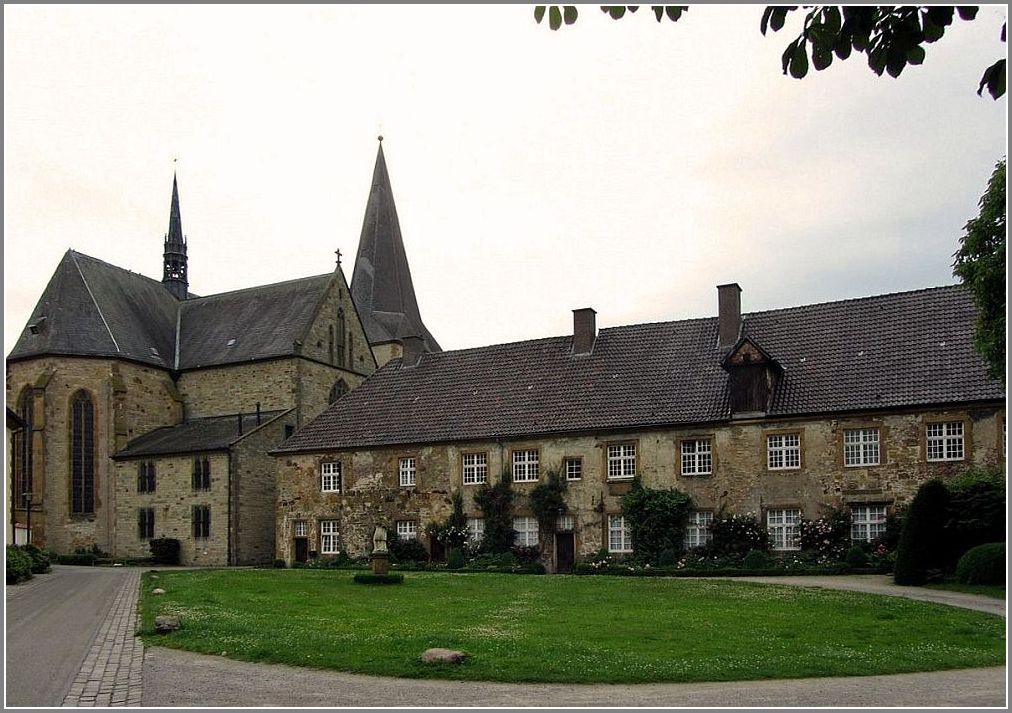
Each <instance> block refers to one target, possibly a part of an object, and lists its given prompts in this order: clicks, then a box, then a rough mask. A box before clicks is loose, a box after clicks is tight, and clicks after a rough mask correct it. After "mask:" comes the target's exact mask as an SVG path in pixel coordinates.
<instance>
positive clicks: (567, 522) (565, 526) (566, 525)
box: [555, 515, 575, 532]
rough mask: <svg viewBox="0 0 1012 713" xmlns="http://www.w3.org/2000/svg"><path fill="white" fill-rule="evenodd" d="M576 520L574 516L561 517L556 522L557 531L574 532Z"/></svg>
mask: <svg viewBox="0 0 1012 713" xmlns="http://www.w3.org/2000/svg"><path fill="white" fill-rule="evenodd" d="M574 526H575V520H574V519H573V516H572V515H559V517H558V518H557V519H556V521H555V529H556V530H557V531H558V532H572V531H573V527H574Z"/></svg>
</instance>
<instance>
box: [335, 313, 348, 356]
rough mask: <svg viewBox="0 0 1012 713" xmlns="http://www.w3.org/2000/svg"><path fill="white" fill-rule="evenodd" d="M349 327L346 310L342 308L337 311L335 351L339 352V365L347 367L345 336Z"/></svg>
mask: <svg viewBox="0 0 1012 713" xmlns="http://www.w3.org/2000/svg"><path fill="white" fill-rule="evenodd" d="M346 329H347V327H346V325H345V320H344V308H343V307H341V308H340V309H338V310H337V330H336V331H337V344H336V346H335V349H336V351H337V360H338V361H337V365H338V366H347V362H346V361H345V359H344V355H345V352H344V335H345V331H346Z"/></svg>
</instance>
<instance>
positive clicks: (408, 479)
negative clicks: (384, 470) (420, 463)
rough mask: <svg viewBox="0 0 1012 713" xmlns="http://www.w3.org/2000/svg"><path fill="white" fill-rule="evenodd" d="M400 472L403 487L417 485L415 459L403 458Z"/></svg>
mask: <svg viewBox="0 0 1012 713" xmlns="http://www.w3.org/2000/svg"><path fill="white" fill-rule="evenodd" d="M398 470H399V472H400V482H401V487H402V488H410V487H413V486H414V484H415V459H414V458H401V461H400V466H399V468H398Z"/></svg>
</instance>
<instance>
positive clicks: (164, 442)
mask: <svg viewBox="0 0 1012 713" xmlns="http://www.w3.org/2000/svg"><path fill="white" fill-rule="evenodd" d="M283 413H285V412H284V411H263V412H261V414H260V423H259V424H258V423H257V415H256V414H255V413H253V414H243V415H242V433H241V434H240V433H239V415H238V414H233V415H231V416H214V417H211V418H198V419H194V420H192V421H186V422H185V423H180V424H178V425H176V426H166V427H165V428H159V429H156V430H154V431H152V432H151V433H147V434H145V435H143V436H141V437H140V438H136V439H134V440H133V441H131V442H130V443H128V444H127V447H126V448H124V449H123V450H121V451H120V452H119V453H117V454H116V455H115V456H113V457H114V458H117V459H128V458H141V457H146V456H162V455H174V454H182V453H199V452H206V451H222V450H227V449H228V447H229V446H231V445H232V444H233V443H235V442H236V441H239V440H242V439H243V438H245V437H246V436H248V435H249V434H250V433H251V432H252V431H253V430H255V429H256V428H257V427H258V425H264V424H266V423H267V422H268V421H272V420H274V419H275V418H277V417H278V416H280V415H282V414H283Z"/></svg>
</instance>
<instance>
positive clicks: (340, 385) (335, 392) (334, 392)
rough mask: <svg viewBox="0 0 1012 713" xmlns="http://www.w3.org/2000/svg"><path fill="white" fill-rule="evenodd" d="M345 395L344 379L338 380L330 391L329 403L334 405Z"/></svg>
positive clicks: (346, 390)
mask: <svg viewBox="0 0 1012 713" xmlns="http://www.w3.org/2000/svg"><path fill="white" fill-rule="evenodd" d="M346 393H348V385H347V384H346V383H344V379H338V380H337V381H335V382H334V386H332V387H331V389H330V403H334V402H335V401H337V400H338V399H339V398H341V397H342V396H344V395H345V394H346Z"/></svg>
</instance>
